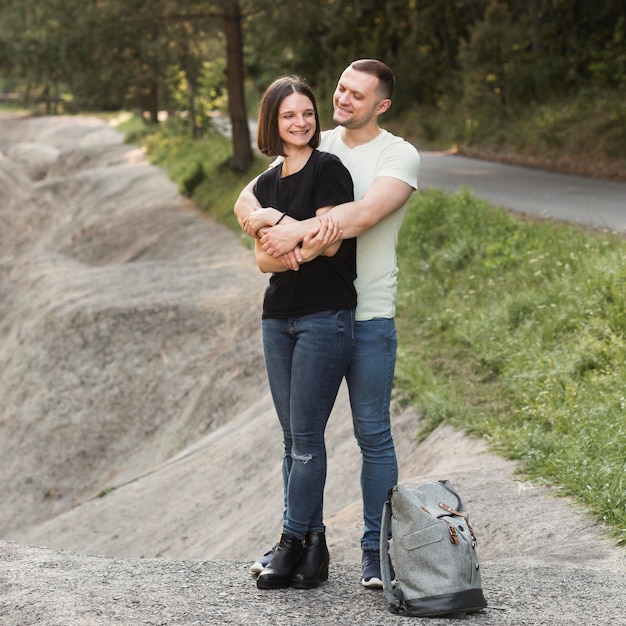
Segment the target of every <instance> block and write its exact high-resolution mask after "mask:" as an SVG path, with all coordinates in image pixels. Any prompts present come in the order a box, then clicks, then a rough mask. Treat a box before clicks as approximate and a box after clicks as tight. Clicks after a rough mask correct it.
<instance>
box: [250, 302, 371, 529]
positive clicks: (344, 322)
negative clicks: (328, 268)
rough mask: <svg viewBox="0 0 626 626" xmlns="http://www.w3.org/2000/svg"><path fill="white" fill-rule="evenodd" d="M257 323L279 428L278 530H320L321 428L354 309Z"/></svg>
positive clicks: (344, 362) (348, 347)
mask: <svg viewBox="0 0 626 626" xmlns="http://www.w3.org/2000/svg"><path fill="white" fill-rule="evenodd" d="M261 328H262V336H263V353H264V355H265V367H266V369H267V375H268V378H269V384H270V391H271V394H272V399H273V401H274V407H275V408H276V412H277V414H278V419H279V420H280V425H281V428H282V431H283V445H284V454H283V481H284V487H285V511H284V514H283V532H284V533H287V534H290V535H293V536H295V537H300V538H303V537H304V536H305V535H306V533H307V532H309V531H318V532H323V531H324V530H325V529H324V521H323V515H322V509H323V499H324V485H325V483H326V445H325V442H324V431H325V429H326V424H327V422H328V418H329V416H330V413H331V410H332V408H333V405H334V403H335V399H336V397H337V392H338V391H339V386H340V385H341V381H342V379H343V377H344V375H345V373H346V369H347V367H348V364H349V363H350V358H351V356H352V347H353V343H354V311H353V310H340V311H323V312H321V313H315V314H311V315H303V316H300V317H293V318H289V319H264V320H263V322H262V325H261ZM381 507H382V505H381ZM381 510H382V509H381Z"/></svg>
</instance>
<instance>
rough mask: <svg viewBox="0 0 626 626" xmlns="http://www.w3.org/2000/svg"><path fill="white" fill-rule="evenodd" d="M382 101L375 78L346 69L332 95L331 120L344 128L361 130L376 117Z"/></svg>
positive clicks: (350, 68) (349, 68)
mask: <svg viewBox="0 0 626 626" xmlns="http://www.w3.org/2000/svg"><path fill="white" fill-rule="evenodd" d="M383 100H384V98H382V97H381V95H380V93H379V92H378V78H376V76H372V75H371V74H366V73H364V72H358V71H357V70H354V69H352V67H348V68H347V69H346V70H345V71H344V72H343V74H342V75H341V76H340V77H339V82H338V83H337V88H336V89H335V94H334V95H333V105H334V113H333V120H334V122H335V123H336V124H339V125H340V126H343V127H344V128H350V129H356V128H363V127H364V126H366V125H367V124H368V123H369V122H370V121H371V120H372V118H375V117H376V115H377V112H378V108H379V105H380V103H381V102H382V101H383Z"/></svg>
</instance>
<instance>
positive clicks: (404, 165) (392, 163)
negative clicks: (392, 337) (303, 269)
mask: <svg viewBox="0 0 626 626" xmlns="http://www.w3.org/2000/svg"><path fill="white" fill-rule="evenodd" d="M342 131H343V128H342V127H341V126H338V127H337V128H335V129H334V130H331V131H325V132H323V133H322V142H321V145H320V147H319V149H320V150H324V151H326V152H331V153H332V154H335V155H337V156H338V157H339V158H340V159H341V161H342V162H343V164H344V165H345V166H346V167H347V168H348V171H349V172H350V174H351V175H352V180H353V182H354V199H355V200H360V199H361V198H362V197H363V196H364V195H365V192H366V191H367V190H368V189H369V188H370V186H371V185H372V183H373V182H374V179H375V178H377V177H378V176H389V177H391V178H397V179H399V180H401V181H403V182H405V183H406V184H407V185H410V186H411V187H413V189H417V178H418V175H419V168H420V157H419V153H418V152H417V150H416V149H415V147H414V146H413V145H411V144H410V143H408V142H407V141H405V140H404V139H402V138H400V137H396V136H395V135H392V134H391V133H389V132H387V131H386V130H383V131H382V132H381V133H380V134H379V135H378V136H377V137H376V138H375V139H373V140H372V141H370V142H368V143H366V144H363V145H360V146H356V147H355V148H349V147H348V146H346V144H345V143H344V142H343V140H342V138H341V135H342ZM407 204H408V202H407ZM407 204H405V205H404V206H403V207H401V208H400V209H398V210H397V211H394V212H393V213H392V214H391V215H388V216H387V217H385V218H384V219H383V220H381V221H380V222H379V223H378V224H376V226H373V227H372V228H370V229H369V230H367V231H365V232H364V233H362V234H361V235H359V236H358V238H357V253H356V257H357V278H356V281H355V283H354V284H355V287H356V291H357V308H356V319H357V320H358V321H365V320H369V319H373V318H376V317H387V318H391V317H394V315H395V304H394V301H395V297H396V290H397V276H398V267H397V264H396V245H397V243H398V233H399V232H400V227H401V226H402V221H403V219H404V215H405V213H406V207H407Z"/></svg>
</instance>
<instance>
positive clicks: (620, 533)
mask: <svg viewBox="0 0 626 626" xmlns="http://www.w3.org/2000/svg"><path fill="white" fill-rule="evenodd" d="M133 140H134V141H138V140H139V141H140V142H141V143H143V145H145V146H146V148H147V151H148V154H149V156H150V158H151V159H152V160H153V161H154V162H155V163H158V164H160V165H161V166H163V167H165V168H166V169H167V170H168V171H169V172H170V175H171V177H172V179H173V180H175V181H176V182H177V183H178V184H179V186H180V188H181V191H183V192H184V193H187V194H188V195H191V197H192V198H193V199H194V201H195V202H196V203H197V204H198V206H200V207H201V208H203V209H204V210H207V211H208V212H210V213H211V214H212V215H214V216H215V217H216V218H217V219H218V220H219V221H221V222H222V223H225V224H227V225H228V226H230V227H232V228H235V229H238V227H237V224H236V221H235V220H234V218H233V215H232V205H233V203H234V200H235V198H236V197H237V194H238V192H239V190H240V189H241V188H242V187H243V186H244V184H245V183H247V181H248V180H249V179H250V178H251V177H252V176H253V175H254V174H255V173H258V172H259V171H261V170H262V169H263V168H264V167H265V165H266V162H265V160H262V159H259V160H258V161H257V163H256V164H255V167H254V168H253V169H252V170H251V171H250V172H249V173H248V174H247V175H245V176H243V177H241V176H238V175H236V174H234V173H232V172H230V171H229V170H228V168H227V167H226V165H225V164H226V162H227V160H228V158H229V155H230V145H229V142H228V141H227V140H225V139H224V138H223V137H221V136H218V135H216V134H215V135H209V136H208V137H207V138H206V139H205V140H203V141H201V142H195V143H193V142H191V141H189V140H187V139H185V138H184V137H183V136H181V134H180V129H178V128H174V129H170V130H168V129H167V128H165V129H162V130H161V131H160V132H159V133H158V134H151V135H145V136H144V137H143V138H141V137H139V136H135V137H133ZM242 241H243V242H246V243H248V244H249V243H250V241H249V239H248V238H247V237H245V236H242ZM625 261H626V247H625V244H624V242H623V241H621V240H619V239H617V238H615V237H612V236H610V235H603V234H597V233H591V234H590V233H585V232H584V231H582V230H581V229H578V228H576V227H572V226H564V225H554V224H551V223H546V222H540V221H521V220H519V219H516V218H515V217H513V216H511V215H509V214H507V213H506V212H504V211H501V210H498V209H494V208H492V207H490V206H489V205H487V204H486V203H484V202H482V201H479V200H477V199H476V198H474V197H473V196H472V195H471V193H469V192H468V191H463V192H459V193H457V194H454V195H451V196H450V195H445V194H443V193H440V192H437V191H429V192H428V193H421V194H417V195H416V196H414V198H413V199H412V201H411V205H410V209H409V211H408V214H407V218H406V221H405V225H404V227H403V229H402V232H401V237H400V243H399V248H398V263H399V266H400V284H399V291H398V298H397V302H398V316H397V321H398V332H399V338H400V348H399V360H398V371H397V378H396V399H397V401H399V402H411V403H414V404H415V405H416V406H417V407H418V408H419V409H420V413H421V414H422V415H423V418H422V421H421V424H420V426H421V428H422V430H421V432H422V435H424V434H426V433H427V432H429V430H430V429H432V428H434V427H435V426H436V425H437V424H439V423H440V422H441V421H443V420H447V421H449V422H450V423H453V424H454V425H456V426H458V427H461V428H464V429H466V430H467V431H469V432H471V433H475V434H477V435H480V436H482V437H485V438H487V439H488V440H489V441H490V442H491V443H492V445H493V446H494V447H495V449H497V450H499V451H500V452H501V453H502V454H505V455H507V456H509V457H511V458H515V459H518V460H519V461H520V467H521V469H522V471H523V472H525V473H526V475H528V476H530V477H532V478H534V479H536V480H542V481H545V482H546V483H547V484H552V485H556V486H560V487H562V490H563V492H564V493H567V494H572V495H574V496H575V497H576V498H578V499H579V500H580V501H581V502H583V503H585V504H586V505H587V506H588V507H589V508H590V510H591V511H592V512H593V513H594V514H595V515H596V516H597V518H598V519H599V520H602V521H604V522H606V523H607V524H608V525H609V526H610V527H611V528H612V529H613V532H614V534H615V537H616V540H617V541H618V542H619V543H620V544H623V545H626V484H625V478H624V476H625V469H626V465H625V463H626V462H625V455H624V450H626V420H625V419H624V412H625V408H626V391H625V390H626V263H625Z"/></svg>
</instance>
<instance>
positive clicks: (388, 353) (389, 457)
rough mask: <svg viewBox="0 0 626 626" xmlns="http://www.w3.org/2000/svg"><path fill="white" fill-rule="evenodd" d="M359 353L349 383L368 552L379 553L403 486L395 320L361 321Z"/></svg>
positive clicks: (364, 541) (356, 338)
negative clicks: (389, 510)
mask: <svg viewBox="0 0 626 626" xmlns="http://www.w3.org/2000/svg"><path fill="white" fill-rule="evenodd" d="M354 332H355V335H354V351H353V353H352V360H351V362H350V366H349V367H348V371H347V373H346V381H347V383H348V391H349V394H350V406H351V407H352V420H353V424H354V435H355V437H356V439H357V441H358V443H359V447H360V448H361V456H362V465H361V492H362V495H363V521H364V534H363V538H362V539H361V548H362V549H363V550H378V548H379V542H380V523H381V514H382V510H383V504H384V503H385V500H387V494H388V492H389V489H391V487H393V486H394V485H395V484H396V483H397V482H398V462H397V459H396V451H395V446H394V442H393V436H392V434H391V415H390V404H391V389H392V386H393V375H394V370H395V364H396V350H397V345H398V340H397V337H396V327H395V322H394V320H393V318H389V319H388V318H375V319H372V320H366V321H357V322H356V323H355V329H354Z"/></svg>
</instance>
